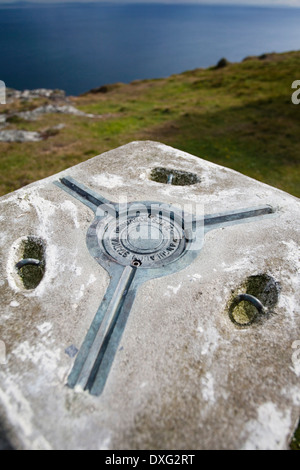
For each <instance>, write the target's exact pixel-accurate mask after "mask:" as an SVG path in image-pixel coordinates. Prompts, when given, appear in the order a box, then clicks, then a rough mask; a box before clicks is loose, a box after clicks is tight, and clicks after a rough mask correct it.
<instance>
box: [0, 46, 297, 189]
mask: <svg viewBox="0 0 300 470" xmlns="http://www.w3.org/2000/svg"><path fill="white" fill-rule="evenodd" d="M299 65H300V52H290V53H285V54H271V55H269V56H267V57H266V58H265V59H264V60H260V59H259V58H252V59H250V60H246V61H244V62H241V63H238V64H230V65H228V66H227V67H225V68H222V69H216V68H210V69H197V70H192V71H187V72H185V73H183V74H180V75H174V76H171V77H169V78H166V79H158V80H142V81H137V82H133V83H131V84H128V85H125V84H118V85H117V86H114V87H110V88H109V91H108V92H107V93H96V94H95V93H89V94H86V95H84V96H80V97H76V98H75V97H74V98H72V101H73V102H74V104H75V105H76V106H77V107H78V108H79V109H81V110H83V111H86V112H88V113H93V114H99V115H103V118H102V119H97V120H95V119H89V118H82V117H80V118H79V117H74V116H61V115H52V116H44V117H43V118H40V119H39V120H38V121H36V122H26V121H23V122H22V120H20V119H12V120H11V122H10V125H9V128H11V129H24V130H32V131H34V130H35V131H40V130H45V129H47V128H49V127H51V126H54V125H56V124H58V123H60V122H64V123H65V124H66V127H65V128H64V129H62V130H61V131H60V132H59V133H58V134H57V135H53V136H50V137H49V138H48V139H47V140H45V141H43V142H39V143H26V144H6V143H0V154H1V157H0V158H1V176H0V194H5V193H7V192H10V191H13V190H15V189H17V188H19V187H21V186H23V185H25V184H27V183H30V182H32V181H35V180H37V179H40V178H43V177H45V176H48V175H50V174H53V173H56V172H58V171H61V170H63V169H65V168H67V167H70V166H72V165H74V164H77V163H79V162H81V161H84V160H87V159H88V158H91V157H93V156H95V155H98V154H100V153H102V152H104V151H107V150H110V149H112V148H115V147H118V146H120V145H123V144H125V143H127V142H130V141H132V140H146V139H147V140H148V139H150V140H155V141H160V142H163V143H165V144H168V145H171V146H173V147H176V148H179V149H181V150H184V151H187V152H189V153H192V154H194V155H197V156H199V157H201V158H204V159H207V160H209V161H212V162H215V163H218V164H220V165H224V166H227V167H230V168H233V169H235V170H237V171H239V172H241V173H243V174H246V175H248V176H251V177H253V178H255V179H257V180H259V181H263V182H265V183H267V184H270V185H272V186H275V187H278V188H280V189H283V190H284V191H287V192H289V193H291V194H293V195H295V196H300V189H299V188H300V185H299V174H300V171H299V155H300V139H299V137H298V135H299V124H300V105H299V106H295V105H293V104H292V102H291V94H292V92H293V90H292V89H291V84H292V82H293V81H294V80H296V79H300V75H299ZM44 102H45V100H43V103H44ZM37 104H39V105H40V104H41V102H37ZM15 107H18V109H22V110H24V109H28V108H32V107H33V103H32V102H31V103H18V104H16V105H15ZM3 111H5V109H4V110H3Z"/></svg>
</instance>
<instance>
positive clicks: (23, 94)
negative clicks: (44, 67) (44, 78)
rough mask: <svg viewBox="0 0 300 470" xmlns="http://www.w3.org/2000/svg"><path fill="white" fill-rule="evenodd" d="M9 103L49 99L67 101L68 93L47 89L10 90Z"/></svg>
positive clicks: (8, 93)
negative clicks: (19, 100)
mask: <svg viewBox="0 0 300 470" xmlns="http://www.w3.org/2000/svg"><path fill="white" fill-rule="evenodd" d="M6 94H7V102H8V103H9V102H12V101H15V100H18V99H21V100H26V101H27V100H28V101H29V100H32V99H35V98H47V99H50V100H54V101H58V100H59V101H62V100H66V93H65V91H64V90H48V89H46V88H37V89H36V90H23V91H19V90H13V89H11V88H9V89H8V90H7V91H6Z"/></svg>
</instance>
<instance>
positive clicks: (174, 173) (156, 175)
mask: <svg viewBox="0 0 300 470" xmlns="http://www.w3.org/2000/svg"><path fill="white" fill-rule="evenodd" d="M150 179H151V180H152V181H156V182H157V183H164V184H167V183H169V184H172V185H174V186H189V185H192V184H196V183H199V182H200V178H199V177H198V176H197V175H195V173H190V172H187V171H182V170H176V169H174V168H162V167H157V168H154V169H153V170H152V171H151V175H150Z"/></svg>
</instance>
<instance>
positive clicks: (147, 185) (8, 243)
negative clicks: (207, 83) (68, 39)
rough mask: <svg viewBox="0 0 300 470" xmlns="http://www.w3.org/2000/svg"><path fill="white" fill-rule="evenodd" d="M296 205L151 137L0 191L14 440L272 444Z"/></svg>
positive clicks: (291, 291)
mask: <svg viewBox="0 0 300 470" xmlns="http://www.w3.org/2000/svg"><path fill="white" fill-rule="evenodd" d="M299 215H300V205H299V200H298V199H297V198H295V197H293V196H291V195H289V194H287V193H284V192H282V191H280V190H278V189H275V188H272V187H270V186H267V185H265V184H263V183H260V182H257V181H255V180H253V179H251V178H248V177H246V176H243V175H241V174H239V173H237V172H235V171H233V170H230V169H227V168H223V167H220V166H217V165H215V164H212V163H209V162H207V161H205V160H202V159H200V158H197V157H194V156H192V155H189V154H187V153H184V152H181V151H178V150H175V149H173V148H171V147H167V146H165V145H162V144H160V143H155V142H132V143H131V144H128V145H125V146H123V147H120V148H118V149H116V150H112V151H110V152H107V153H105V154H103V155H99V156H97V157H95V158H93V159H91V160H89V161H87V162H85V163H82V164H80V165H77V166H75V167H73V168H70V169H68V170H66V171H64V172H62V173H60V174H57V175H54V176H52V177H50V178H47V179H45V180H42V181H39V182H37V183H34V184H31V185H29V186H26V187H24V188H22V189H20V190H19V191H16V192H14V193H12V194H9V195H7V196H4V197H2V198H0V221H1V236H0V268H1V269H0V287H1V294H0V300H1V301H0V417H1V419H0V422H1V424H2V427H3V429H5V432H6V439H7V440H8V441H9V442H10V444H11V445H12V446H13V447H14V448H16V449H28V450H30V449H66V450H69V449H95V450H97V449H99V450H100V449H111V450H114V449H119V450H121V449H125V450H138V449H146V450H147V449H149V450H151V449H178V450H179V449H194V450H196V449H262V450H269V449H270V450H271V449H287V448H288V447H289V442H290V440H291V438H292V435H293V433H294V430H295V428H296V426H297V423H298V420H299V416H300V400H299V397H300V384H299V378H300V353H299V350H300V346H299V345H300V322H299V281H298V275H299V228H298V220H299Z"/></svg>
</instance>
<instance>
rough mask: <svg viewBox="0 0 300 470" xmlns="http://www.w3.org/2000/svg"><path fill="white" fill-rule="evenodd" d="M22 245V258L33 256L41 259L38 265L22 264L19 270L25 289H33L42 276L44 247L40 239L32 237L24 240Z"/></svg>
mask: <svg viewBox="0 0 300 470" xmlns="http://www.w3.org/2000/svg"><path fill="white" fill-rule="evenodd" d="M23 247H24V249H23V259H28V258H33V259H36V260H39V261H41V265H40V266H31V265H30V266H24V267H23V268H21V269H20V270H19V274H20V277H21V279H22V281H23V284H24V287H25V289H27V290H31V289H35V288H36V287H37V286H38V285H39V284H40V282H41V280H42V279H43V277H44V273H45V247H44V244H43V242H42V241H41V240H40V239H38V238H34V237H29V238H28V239H27V240H26V241H24V244H23Z"/></svg>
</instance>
